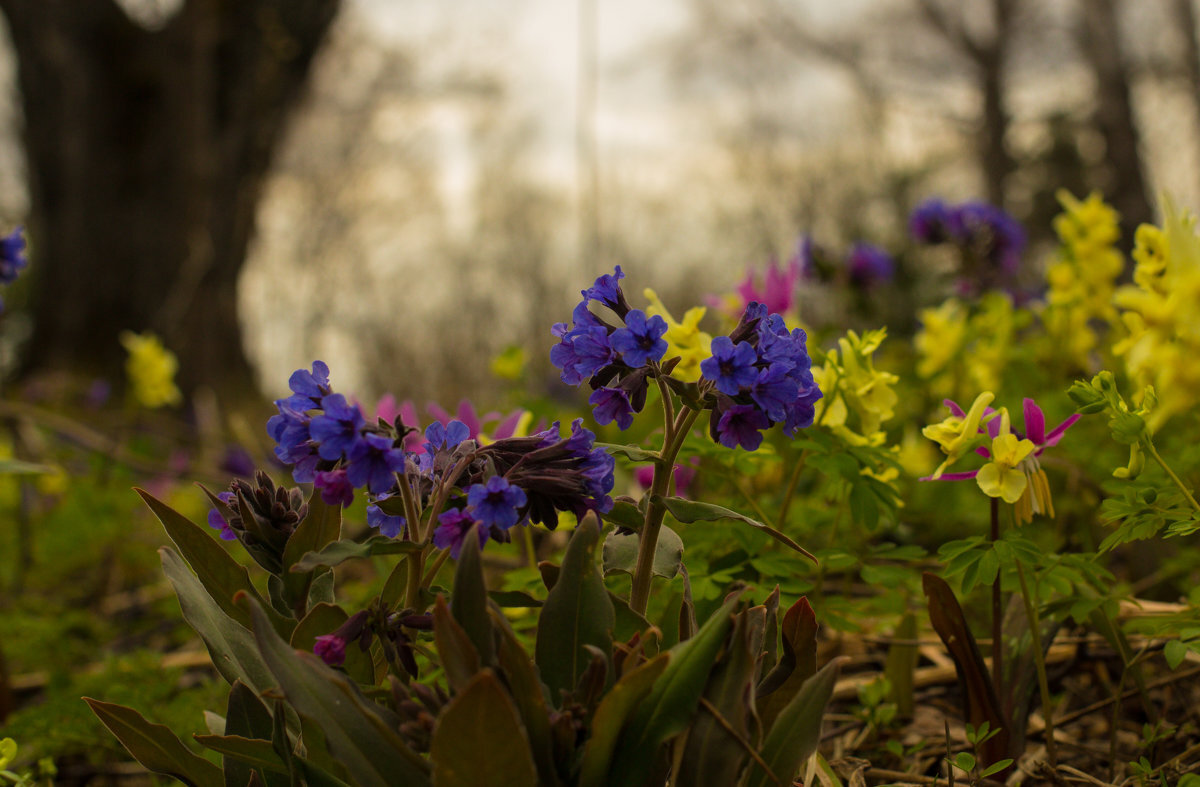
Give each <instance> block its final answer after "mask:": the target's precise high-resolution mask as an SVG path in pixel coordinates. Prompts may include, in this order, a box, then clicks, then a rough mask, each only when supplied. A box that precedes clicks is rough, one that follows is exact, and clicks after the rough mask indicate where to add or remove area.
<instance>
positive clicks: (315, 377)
mask: <svg viewBox="0 0 1200 787" xmlns="http://www.w3.org/2000/svg"><path fill="white" fill-rule="evenodd" d="M288 387H289V388H291V389H292V391H293V392H294V393H296V394H299V395H300V396H307V397H309V398H310V399H313V400H314V401H317V400H320V399H323V398H324V397H326V396H328V395H329V394H330V393H331V389H330V387H329V367H328V366H327V365H326V364H325V362H324V361H313V364H312V371H311V372H310V371H307V370H305V369H297V370H296V371H294V372H292V376H291V377H289V378H288Z"/></svg>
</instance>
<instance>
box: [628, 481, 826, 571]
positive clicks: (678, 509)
mask: <svg viewBox="0 0 1200 787" xmlns="http://www.w3.org/2000/svg"><path fill="white" fill-rule="evenodd" d="M651 502H653V503H661V504H662V505H664V506H666V508H667V510H668V511H670V512H671V516H673V517H675V518H676V519H677V520H679V521H680V522H685V523H686V522H716V521H717V520H720V519H732V520H734V521H736V522H742V523H744V524H747V525H750V527H753V528H755V529H757V530H761V531H762V532H764V533H766V534H767V535H769V536H770V537H771V538H773V539H775V540H776V541H779V542H780V543H782V544H786V545H787V546H789V547H791V548H792V549H794V550H796V551H797V552H799V553H800V554H801V555H804V556H805V557H806V558H808V559H809V560H811V561H812V562H814V563H816V562H817V559H816V557H814V556H813V554H812V553H811V552H809V551H808V550H807V549H805V548H804V547H802V546H800V545H799V544H797V543H796V542H795V541H793V540H792V539H790V538H788V537H787V536H785V535H784V534H783V533H780V532H779V531H778V530H776V529H775V528H773V527H768V526H767V525H764V524H763V523H762V522H759V521H758V520H757V519H751V518H750V517H748V516H746V515H745V514H739V513H738V512H737V511H733V510H730V509H728V508H722V507H721V506H716V505H713V504H712V503H701V502H699V501H698V500H687V499H685V498H682V497H659V496H657V495H655V497H654V498H653V499H652V500H651Z"/></svg>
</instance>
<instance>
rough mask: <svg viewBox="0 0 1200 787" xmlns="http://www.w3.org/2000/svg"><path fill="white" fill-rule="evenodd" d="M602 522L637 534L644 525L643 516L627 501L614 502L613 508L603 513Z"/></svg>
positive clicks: (639, 510)
mask: <svg viewBox="0 0 1200 787" xmlns="http://www.w3.org/2000/svg"><path fill="white" fill-rule="evenodd" d="M603 516H604V521H605V522H611V523H612V524H614V525H616V526H617V527H623V528H626V529H628V530H632V531H634V532H637V531H639V530H641V529H642V525H643V524H644V523H645V515H644V514H643V512H642V511H641V509H639V508H638V507H637V506H636V505H634V504H633V503H631V502H630V501H629V500H614V501H613V506H612V508H611V509H609V510H608V511H607V512H605V513H604V515H603Z"/></svg>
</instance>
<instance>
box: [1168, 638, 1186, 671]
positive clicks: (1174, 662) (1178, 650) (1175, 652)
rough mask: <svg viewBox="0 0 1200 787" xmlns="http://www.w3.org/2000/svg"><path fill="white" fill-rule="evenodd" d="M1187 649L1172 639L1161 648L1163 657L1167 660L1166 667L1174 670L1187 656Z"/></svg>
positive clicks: (1178, 641) (1181, 643)
mask: <svg viewBox="0 0 1200 787" xmlns="http://www.w3.org/2000/svg"><path fill="white" fill-rule="evenodd" d="M1187 652H1188V647H1187V645H1185V644H1183V642H1182V641H1180V640H1177V639H1173V640H1171V641H1170V642H1168V643H1167V644H1166V645H1164V646H1163V657H1164V658H1165V659H1166V660H1167V666H1168V667H1170V668H1171V669H1175V668H1176V667H1178V666H1179V665H1180V664H1182V663H1183V659H1184V657H1186V656H1187Z"/></svg>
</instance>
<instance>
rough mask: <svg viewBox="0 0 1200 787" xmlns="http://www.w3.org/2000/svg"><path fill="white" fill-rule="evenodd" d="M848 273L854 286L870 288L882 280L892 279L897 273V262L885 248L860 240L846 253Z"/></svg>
mask: <svg viewBox="0 0 1200 787" xmlns="http://www.w3.org/2000/svg"><path fill="white" fill-rule="evenodd" d="M846 273H847V274H848V275H849V277H850V282H851V283H852V284H853V285H854V286H856V287H859V288H862V289H869V288H871V287H874V286H875V285H876V284H879V283H880V282H885V281H891V280H892V277H893V276H895V275H896V263H895V262H894V261H893V260H892V257H891V255H890V254H888V253H887V252H886V251H884V250H883V249H881V248H879V247H878V246H874V245H872V244H870V243H863V242H861V241H860V242H858V243H855V244H854V245H853V246H851V247H850V252H849V253H848V254H847V255H846Z"/></svg>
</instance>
